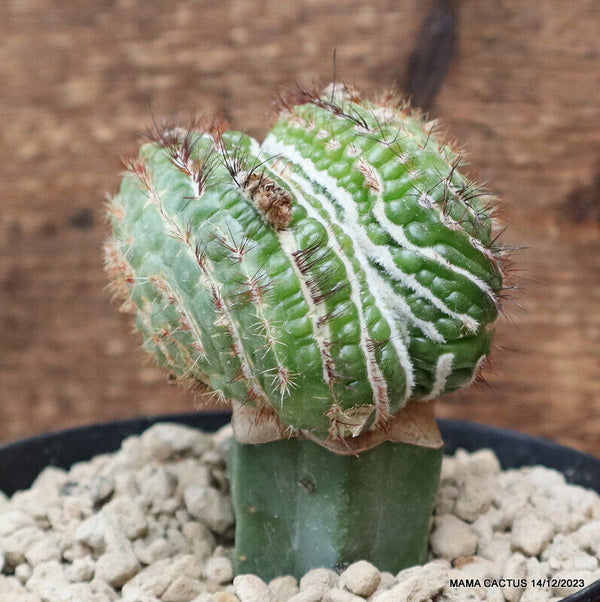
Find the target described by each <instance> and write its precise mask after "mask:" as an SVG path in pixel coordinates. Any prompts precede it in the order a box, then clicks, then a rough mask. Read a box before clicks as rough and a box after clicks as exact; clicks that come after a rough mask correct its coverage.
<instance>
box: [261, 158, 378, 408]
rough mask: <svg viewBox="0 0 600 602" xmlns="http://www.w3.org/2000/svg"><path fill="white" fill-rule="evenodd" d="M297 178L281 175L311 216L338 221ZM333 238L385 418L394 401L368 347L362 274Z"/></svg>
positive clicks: (369, 377)
mask: <svg viewBox="0 0 600 602" xmlns="http://www.w3.org/2000/svg"><path fill="white" fill-rule="evenodd" d="M271 167H272V169H276V165H273V166H271ZM279 175H280V174H279ZM293 177H294V174H291V173H289V174H285V175H280V178H281V179H282V180H283V181H284V182H286V184H287V185H288V186H289V188H290V190H291V192H292V193H293V194H294V197H295V199H294V200H295V202H296V203H298V204H299V205H302V206H303V207H304V208H305V210H306V214H307V216H308V217H309V218H311V219H313V220H315V221H316V222H318V223H319V224H321V225H322V226H323V227H324V228H326V229H327V228H328V224H329V223H334V222H335V220H334V219H333V216H331V218H330V221H329V222H327V221H325V220H324V219H323V217H322V216H321V215H320V214H319V212H318V211H317V210H316V209H315V208H314V207H313V206H312V205H311V203H310V202H309V201H307V200H306V196H305V195H306V194H310V195H313V191H312V190H307V189H303V188H302V187H301V184H300V183H298V184H295V183H294V182H293V181H292V179H293ZM338 225H339V224H338ZM329 241H330V242H334V244H333V245H331V246H329V248H330V249H331V250H333V251H334V252H335V253H336V255H337V257H338V258H339V259H340V260H341V262H342V263H343V264H344V268H345V269H346V274H347V276H348V284H349V286H350V299H351V301H352V303H353V304H354V306H355V307H356V311H357V315H358V321H359V324H360V348H361V349H362V351H363V353H364V355H365V360H366V361H365V364H366V369H367V376H368V379H369V384H370V385H371V390H372V391H373V402H374V404H375V407H376V409H377V415H378V416H377V417H378V418H380V417H381V418H382V417H383V416H387V415H389V407H390V400H389V396H388V390H387V383H386V381H385V378H384V376H383V374H382V372H381V370H380V368H379V364H378V363H377V359H376V357H375V351H374V350H370V349H369V346H368V341H367V335H368V327H367V322H366V318H365V315H364V309H363V305H362V301H361V298H360V289H359V287H360V285H359V284H358V275H357V273H356V270H355V269H354V266H353V265H352V262H351V261H350V259H349V258H348V256H347V255H346V252H345V251H344V249H343V248H342V246H341V244H340V243H339V241H338V240H337V237H335V236H333V237H330V239H329Z"/></svg>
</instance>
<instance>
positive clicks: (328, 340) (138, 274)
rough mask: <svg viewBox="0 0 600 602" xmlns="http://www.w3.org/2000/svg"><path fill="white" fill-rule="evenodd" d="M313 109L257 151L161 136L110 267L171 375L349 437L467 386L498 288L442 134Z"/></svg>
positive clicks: (119, 220) (132, 184) (377, 109)
mask: <svg viewBox="0 0 600 602" xmlns="http://www.w3.org/2000/svg"><path fill="white" fill-rule="evenodd" d="M310 100H311V102H306V103H305V104H301V105H297V106H293V107H291V108H289V110H284V111H283V112H282V114H281V117H280V119H279V121H278V122H277V124H276V125H275V127H274V128H273V130H272V131H271V132H270V133H269V135H268V136H267V138H266V139H265V141H264V142H263V144H262V145H259V144H258V143H257V142H256V141H255V140H253V139H251V138H249V137H248V136H245V135H243V134H240V133H235V132H228V133H226V134H224V135H222V136H215V135H211V134H209V133H205V132H202V131H187V132H184V131H178V130H172V131H165V132H161V133H159V135H158V136H157V137H156V140H155V141H154V142H152V143H150V144H147V145H145V146H144V147H143V148H142V149H141V151H140V156H139V158H138V159H137V160H135V161H132V162H131V163H130V165H129V170H128V173H127V174H126V175H125V177H124V180H123V184H122V187H121V191H120V193H119V195H118V196H117V197H116V198H115V199H114V200H113V201H112V203H111V214H112V225H113V228H114V234H115V235H114V239H113V241H112V243H111V244H110V245H109V246H108V252H107V258H108V261H107V263H108V265H109V269H110V271H111V273H112V275H113V280H114V281H116V283H117V284H118V286H119V289H120V290H121V291H122V292H124V293H125V296H126V298H127V299H128V300H130V301H131V302H133V306H135V310H136V313H137V325H138V327H139V329H140V330H141V331H142V333H143V335H144V338H145V345H146V347H147V348H148V350H149V351H150V352H151V353H152V354H153V355H154V356H155V358H156V359H157V361H158V363H159V364H161V365H163V366H164V367H166V368H167V369H168V370H170V371H171V372H172V373H174V374H175V375H176V376H177V377H179V378H182V379H191V380H194V381H202V382H204V383H205V384H207V385H208V386H209V387H210V388H211V389H212V390H213V391H215V392H216V394H217V395H219V396H222V397H224V398H228V399H235V400H238V401H240V402H242V403H251V404H253V405H255V406H256V407H259V408H260V407H263V406H265V407H268V408H271V409H272V410H274V411H275V412H277V414H278V415H279V418H280V419H281V421H282V422H283V423H284V424H285V425H288V426H289V427H291V428H292V429H294V430H307V431H311V432H312V433H313V434H315V435H316V436H318V437H320V438H327V437H328V436H331V435H332V434H336V435H339V434H342V435H343V436H352V435H356V434H358V433H360V432H361V431H363V430H365V429H367V428H369V427H371V426H372V425H377V426H383V425H385V423H386V421H387V420H388V418H389V416H391V415H393V414H394V413H396V412H397V411H398V410H399V409H400V408H402V407H404V406H405V405H406V404H407V403H408V402H409V401H411V400H417V399H430V398H435V397H438V396H440V395H441V394H443V393H446V392H448V391H453V390H455V389H457V388H459V387H461V386H464V385H465V384H467V383H469V382H470V381H472V379H473V378H474V376H475V374H476V372H477V370H478V368H479V366H480V365H481V363H482V361H483V360H484V359H485V358H486V356H487V355H488V353H489V351H490V345H491V340H492V336H493V330H494V322H495V320H496V317H497V313H498V311H497V292H498V290H499V289H500V287H501V282H502V279H501V273H500V270H499V268H498V262H497V252H496V250H495V248H494V241H493V239H492V233H491V219H490V217H489V215H488V212H487V210H486V208H485V206H484V204H483V201H482V199H481V197H480V193H479V192H478V190H477V189H476V188H475V187H474V185H473V184H472V183H470V182H469V181H468V180H467V179H466V178H465V177H464V176H462V175H461V174H460V173H459V171H458V169H457V167H458V164H459V158H458V156H456V155H455V154H454V153H453V151H452V150H451V149H450V148H449V147H448V146H446V145H444V144H442V143H440V142H439V141H438V140H437V139H436V137H435V134H434V132H432V131H431V126H428V125H427V124H424V123H423V122H422V120H421V119H419V118H417V117H412V116H410V115H409V114H408V112H407V111H405V110H400V109H394V108H393V106H392V105H391V103H388V104H387V105H386V104H375V103H369V102H366V101H364V102H363V101H352V100H350V99H343V100H341V101H340V103H339V104H337V103H334V102H332V101H330V100H328V99H326V98H323V97H321V98H320V97H318V96H315V97H313V98H311V99H310ZM129 306H130V307H131V303H129Z"/></svg>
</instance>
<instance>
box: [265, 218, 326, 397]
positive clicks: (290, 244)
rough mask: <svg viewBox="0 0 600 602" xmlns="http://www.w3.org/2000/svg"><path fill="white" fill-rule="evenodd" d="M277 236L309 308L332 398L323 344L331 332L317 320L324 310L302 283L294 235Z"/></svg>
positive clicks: (283, 233)
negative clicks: (295, 252) (296, 257)
mask: <svg viewBox="0 0 600 602" xmlns="http://www.w3.org/2000/svg"><path fill="white" fill-rule="evenodd" d="M277 234H278V236H279V242H280V244H281V250H282V251H283V252H284V253H285V254H286V255H287V256H288V258H289V260H290V264H291V265H292V268H293V269H294V271H295V272H296V276H297V278H298V282H299V283H300V290H301V291H302V295H303V296H304V300H305V301H306V304H307V305H308V308H309V309H308V311H309V314H310V315H311V316H312V317H313V319H312V322H313V332H314V335H315V340H316V341H317V346H318V347H319V351H320V353H321V361H322V364H323V381H324V382H325V383H326V384H327V386H328V387H329V391H330V392H331V395H332V396H334V392H333V382H332V380H331V377H330V375H329V372H328V371H327V363H328V361H329V360H328V358H329V356H330V354H329V351H328V349H327V348H326V345H325V342H326V341H327V340H328V339H330V338H331V332H330V330H329V325H328V324H327V321H326V320H325V321H324V322H325V323H324V324H321V325H319V318H323V317H324V316H325V311H324V308H323V307H322V306H320V305H319V304H317V303H315V302H314V301H313V298H312V295H311V294H310V290H309V289H308V286H306V282H305V281H304V277H303V275H302V272H301V271H300V268H299V267H298V265H297V264H296V260H295V259H294V255H293V253H294V251H296V250H297V249H298V246H297V245H296V240H295V238H294V235H293V234H292V233H291V232H290V231H289V230H278V231H277Z"/></svg>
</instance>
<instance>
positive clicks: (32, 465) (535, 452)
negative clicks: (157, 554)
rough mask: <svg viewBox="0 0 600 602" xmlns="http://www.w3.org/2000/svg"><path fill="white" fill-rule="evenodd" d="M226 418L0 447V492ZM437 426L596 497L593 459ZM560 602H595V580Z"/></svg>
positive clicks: (598, 486)
mask: <svg viewBox="0 0 600 602" xmlns="http://www.w3.org/2000/svg"><path fill="white" fill-rule="evenodd" d="M229 418H230V415H229V413H226V412H221V413H187V414H169V415H162V416H152V417H147V418H136V419H131V420H122V421H118V422H109V423H105V424H99V425H90V426H83V427H78V428H74V429H69V430H65V431H60V432H57V433H50V434H46V435H40V436H37V437H32V438H30V439H25V440H23V441H19V442H16V443H11V444H9V445H6V446H4V447H0V490H1V491H4V493H6V494H7V495H11V494H12V493H14V492H15V491H17V490H19V489H26V488H28V487H29V486H30V485H31V483H32V482H33V480H34V479H35V477H36V476H37V475H38V474H39V473H40V472H41V471H42V470H43V469H44V468H45V467H46V466H59V467H62V468H68V467H69V466H71V465H72V464H74V463H75V462H79V461H82V460H89V459H90V458H92V457H94V456H96V455H98V454H102V453H108V452H112V451H115V450H117V449H118V448H119V446H120V444H121V441H122V440H123V439H125V438H126V437H128V436H130V435H137V434H139V433H141V432H143V431H144V430H145V429H147V428H148V427H150V426H151V425H153V424H155V423H156V422H179V423H182V424H186V425H189V426H193V427H196V428H200V429H202V430H205V431H214V430H217V429H218V428H219V427H221V426H223V425H225V424H226V423H227V422H228V421H229ZM439 424H440V430H441V431H442V436H443V438H444V441H445V444H446V451H447V452H448V453H452V452H453V451H454V450H456V449H457V448H464V449H466V450H467V451H475V450H477V449H482V448H484V447H487V448H491V449H493V450H494V451H495V453H496V455H497V456H498V458H499V459H500V462H501V464H502V468H505V469H506V468H519V467H521V466H533V465H536V464H542V465H544V466H547V467H548V468H554V469H555V470H558V471H560V472H561V473H563V474H564V475H565V478H566V480H567V481H568V482H569V483H573V484H575V485H581V486H583V487H586V488H589V489H594V490H595V491H598V492H599V493H600V459H598V458H594V457H593V456H590V455H588V454H584V453H582V452H579V451H576V450H574V449H571V448H568V447H564V446H562V445H558V444H557V443H553V442H552V441H548V440H545V439H540V438H538V437H531V436H529V435H525V434H523V433H519V432H515V431H510V430H505V429H498V428H494V427H490V426H485V425H481V424H474V423H469V422H463V421H460V420H440V421H439ZM563 602H600V580H599V581H596V582H595V583H593V584H592V585H590V586H588V587H586V588H585V589H583V590H581V591H579V592H577V593H576V594H572V595H571V596H568V597H567V598H565V599H564V601H563Z"/></svg>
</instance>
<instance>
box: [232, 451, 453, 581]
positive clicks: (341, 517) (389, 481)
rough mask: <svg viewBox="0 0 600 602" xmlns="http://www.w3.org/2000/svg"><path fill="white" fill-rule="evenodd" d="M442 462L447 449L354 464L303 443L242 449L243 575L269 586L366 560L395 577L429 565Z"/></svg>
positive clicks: (235, 489) (239, 567) (237, 475)
mask: <svg viewBox="0 0 600 602" xmlns="http://www.w3.org/2000/svg"><path fill="white" fill-rule="evenodd" d="M441 460H442V449H441V448H440V449H430V448H425V447H420V446H416V445H410V444H407V443H392V442H384V443H382V444H381V445H378V446H377V447H375V448H373V449H371V450H368V451H366V452H363V453H362V454H361V455H360V456H358V457H355V456H342V455H338V454H333V453H331V452H329V451H327V450H326V449H324V448H322V447H321V446H319V445H317V444H315V443H312V442H310V441H305V440H298V439H290V440H285V441H275V442H272V443H264V444H258V445H249V444H241V443H238V442H236V443H235V444H234V448H233V452H232V462H231V473H230V477H231V482H232V495H233V503H234V508H235V512H236V537H235V542H236V543H235V562H234V564H235V569H236V572H237V573H238V574H239V573H254V574H257V575H259V576H260V577H262V578H263V579H266V580H269V579H272V578H273V577H276V576H279V575H286V574H291V575H294V576H296V577H298V578H299V577H301V576H302V575H303V574H305V573H306V572H307V571H309V570H310V569H312V568H316V567H327V568H331V569H339V568H340V567H343V566H345V565H346V564H348V563H352V562H355V561H357V560H361V559H364V560H368V561H370V562H372V563H373V564H375V565H376V566H377V567H378V568H379V569H380V570H384V571H391V572H392V573H397V572H398V571H400V570H401V569H402V568H405V567H407V566H412V565H414V564H421V563H423V562H424V561H425V558H426V552H427V542H428V534H429V521H430V516H431V512H432V509H433V504H434V498H435V493H436V490H437V485H438V481H439V472H440V466H441Z"/></svg>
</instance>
